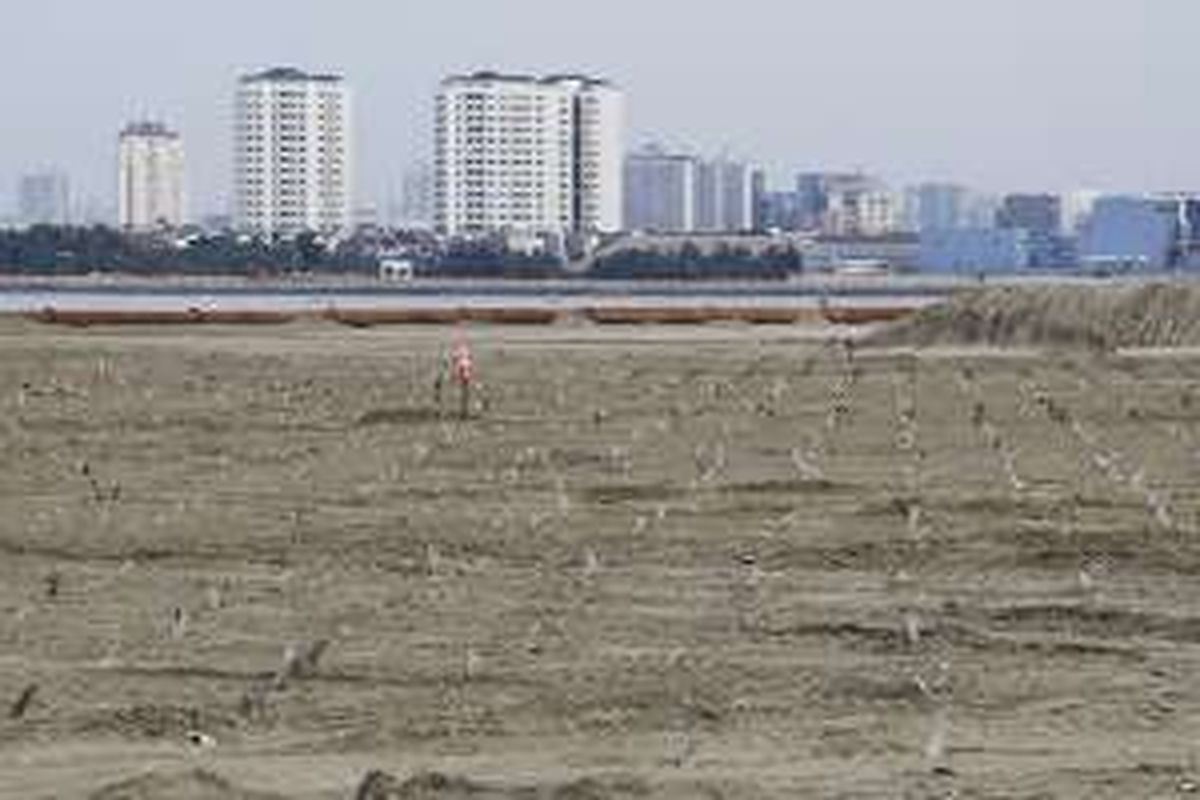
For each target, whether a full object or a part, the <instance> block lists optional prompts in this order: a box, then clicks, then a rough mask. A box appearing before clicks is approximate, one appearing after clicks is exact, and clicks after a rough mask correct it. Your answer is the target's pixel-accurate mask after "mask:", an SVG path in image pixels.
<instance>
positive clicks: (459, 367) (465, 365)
mask: <svg viewBox="0 0 1200 800" xmlns="http://www.w3.org/2000/svg"><path fill="white" fill-rule="evenodd" d="M450 363H451V368H452V370H453V373H454V380H455V381H457V382H458V388H459V406H458V413H459V416H460V417H462V418H463V419H466V418H467V417H468V416H469V415H470V411H471V384H472V383H474V381H475V363H474V361H473V360H472V359H471V348H470V346H469V345H468V344H467V342H466V340H465V339H460V340H459V341H458V342H457V343H456V344H455V345H454V350H453V351H452V352H451V354H450Z"/></svg>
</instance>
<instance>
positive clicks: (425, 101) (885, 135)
mask: <svg viewBox="0 0 1200 800" xmlns="http://www.w3.org/2000/svg"><path fill="white" fill-rule="evenodd" d="M4 6H5V9H4V10H5V14H4V28H5V32H6V35H5V37H4V44H3V46H0V75H3V76H4V77H3V79H2V80H0V109H2V111H0V115H2V116H0V197H2V198H4V199H3V201H2V203H0V209H3V208H5V207H9V206H11V195H12V187H13V186H14V184H15V181H16V178H17V176H18V175H19V174H20V173H21V172H24V171H29V170H33V169H38V168H42V167H47V166H56V167H59V168H61V169H63V170H64V171H66V172H67V173H68V174H69V175H70V176H71V179H72V182H73V185H74V188H75V190H76V195H77V196H79V195H82V194H86V195H92V196H94V197H96V198H97V199H99V200H101V201H103V202H106V203H111V202H112V196H113V194H114V193H115V188H114V187H115V166H114V161H115V146H116V133H117V131H118V130H119V129H120V127H121V126H122V124H123V123H124V122H125V121H127V120H129V119H131V118H133V117H136V116H144V115H150V116H154V117H157V118H162V119H165V120H166V121H167V122H168V123H169V124H171V125H173V126H175V127H177V128H179V129H180V130H181V131H182V133H183V135H184V137H185V142H186V146H187V149H188V160H189V164H188V166H189V176H188V180H189V185H190V194H191V198H192V206H193V209H194V210H196V211H199V212H205V211H209V210H214V209H219V208H221V207H222V206H223V205H224V204H225V203H226V202H227V198H228V192H229V188H228V187H229V171H230V167H229V163H230V153H229V150H230V139H231V134H230V119H229V117H230V110H231V105H232V93H233V88H234V84H235V81H236V78H237V76H238V75H239V74H240V73H242V72H244V71H247V70H253V69H258V68H262V67H266V66H272V65H277V64H290V65H295V66H299V67H302V68H306V69H312V70H332V71H339V72H341V73H343V74H344V75H345V76H346V77H347V79H348V80H349V81H350V84H351V86H352V87H353V90H354V93H355V102H356V123H357V132H356V139H357V142H358V179H359V180H358V193H359V195H360V197H361V198H362V199H365V200H369V201H370V200H383V199H384V197H386V192H387V186H388V185H389V182H392V181H394V182H395V183H396V184H397V186H398V183H399V176H400V173H401V172H402V171H403V169H404V167H405V166H406V165H407V164H408V163H410V162H412V161H413V160H415V159H418V158H421V157H423V156H424V155H425V154H426V153H427V152H428V151H429V150H430V144H429V138H430V126H431V122H430V119H431V107H432V95H433V93H434V91H435V90H436V87H437V82H438V80H439V78H440V77H441V76H443V75H444V74H446V73H448V72H456V71H464V70H473V69H477V68H493V69H500V70H517V71H564V70H569V71H589V72H594V73H598V74H601V75H604V76H607V77H610V78H612V79H614V80H616V81H617V82H618V83H619V84H621V86H622V87H623V88H624V89H625V90H626V92H627V95H628V105H629V118H630V119H629V142H630V144H636V143H638V142H641V141H643V140H646V139H648V138H658V139H662V140H664V141H667V142H672V143H679V144H687V145H691V146H694V147H695V148H698V149H702V150H720V149H728V151H729V152H731V153H733V154H737V155H742V156H746V157H750V158H752V159H754V160H756V161H758V162H760V163H761V164H763V165H764V166H766V167H767V168H768V169H769V170H770V174H771V176H772V179H773V181H774V182H776V183H782V182H783V181H784V180H785V179H786V177H787V176H788V175H790V173H791V172H793V171H795V170H798V169H805V168H818V167H819V168H854V167H860V168H863V169H866V170H869V171H875V172H878V173H880V174H882V175H884V176H885V177H887V178H889V179H891V180H892V181H894V182H895V183H897V184H900V183H904V182H908V181H915V180H918V179H923V178H930V179H957V180H960V181H963V182H966V183H968V184H973V185H976V186H979V187H981V188H986V189H992V190H1016V189H1036V188H1047V189H1053V190H1066V189H1071V188H1097V189H1104V190H1117V189H1134V190H1137V189H1168V188H1200V102H1198V101H1197V99H1196V93H1195V87H1196V86H1197V85H1198V84H1200V48H1197V47H1196V46H1195V38H1196V34H1197V32H1198V31H1200V0H737V1H736V2H728V0H707V2H705V1H704V0H597V1H596V2H582V1H581V0H436V1H435V0H428V1H427V2H414V1H412V0H203V1H200V0H5V2H4Z"/></svg>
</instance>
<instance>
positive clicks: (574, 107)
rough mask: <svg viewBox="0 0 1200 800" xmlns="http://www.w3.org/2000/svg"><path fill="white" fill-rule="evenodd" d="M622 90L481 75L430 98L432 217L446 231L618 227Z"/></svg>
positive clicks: (452, 81)
mask: <svg viewBox="0 0 1200 800" xmlns="http://www.w3.org/2000/svg"><path fill="white" fill-rule="evenodd" d="M623 118H624V96H623V94H622V93H621V91H620V90H618V89H617V88H615V87H614V86H612V85H611V84H610V83H608V82H607V81H604V80H599V79H595V78H589V77H586V76H580V75H554V76H550V77H546V78H534V77H528V76H518V75H501V74H498V73H494V72H479V73H475V74H473V75H467V76H455V77H450V78H447V79H446V80H444V81H443V82H442V86H441V90H440V91H439V93H438V97H437V124H436V131H435V134H436V135H435V140H436V164H435V172H436V198H435V222H436V226H437V228H438V229H439V230H440V231H442V232H444V233H447V234H451V235H460V234H481V233H494V232H531V233H539V234H565V235H572V234H575V235H579V234H582V235H588V234H594V233H608V232H615V231H619V230H621V227H622V220H621V216H622V213H621V212H622V190H621V182H622V165H621V161H622V154H623V138H624V136H623V131H624V119H623Z"/></svg>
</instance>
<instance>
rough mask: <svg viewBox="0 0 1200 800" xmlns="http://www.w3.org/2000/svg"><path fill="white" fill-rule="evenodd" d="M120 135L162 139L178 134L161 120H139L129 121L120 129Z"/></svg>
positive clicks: (175, 136) (176, 137)
mask: <svg viewBox="0 0 1200 800" xmlns="http://www.w3.org/2000/svg"><path fill="white" fill-rule="evenodd" d="M121 136H158V137H162V138H164V139H178V138H179V134H178V133H176V132H175V131H173V130H171V129H170V128H168V127H167V126H166V125H165V124H163V123H161V122H154V121H152V120H140V121H138V122H131V123H129V124H128V125H126V126H125V127H124V129H122V131H121Z"/></svg>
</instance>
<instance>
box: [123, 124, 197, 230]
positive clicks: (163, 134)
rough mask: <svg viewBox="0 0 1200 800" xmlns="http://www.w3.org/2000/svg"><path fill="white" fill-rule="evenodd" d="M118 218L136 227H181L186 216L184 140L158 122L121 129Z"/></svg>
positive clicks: (143, 228) (147, 228) (125, 225)
mask: <svg viewBox="0 0 1200 800" xmlns="http://www.w3.org/2000/svg"><path fill="white" fill-rule="evenodd" d="M119 170H120V174H119V176H118V197H119V203H120V206H119V208H118V214H117V215H118V222H119V223H120V225H121V227H122V228H125V229H127V230H134V231H145V230H151V229H154V228H157V227H160V226H166V227H169V228H178V227H179V226H180V225H182V224H183V222H184V219H185V214H186V212H185V206H184V191H183V141H182V139H180V138H179V134H178V133H176V132H174V131H172V130H170V129H168V128H167V126H165V125H163V124H162V123H158V122H135V123H132V124H130V125H128V126H126V128H125V130H123V131H121V136H120V144H119Z"/></svg>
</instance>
